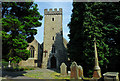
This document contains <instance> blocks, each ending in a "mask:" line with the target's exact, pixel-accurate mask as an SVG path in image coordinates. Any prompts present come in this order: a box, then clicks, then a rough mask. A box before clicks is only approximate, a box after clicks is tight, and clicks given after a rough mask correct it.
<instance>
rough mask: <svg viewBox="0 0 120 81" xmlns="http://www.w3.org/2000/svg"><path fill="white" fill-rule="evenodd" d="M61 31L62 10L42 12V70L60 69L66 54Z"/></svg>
mask: <svg viewBox="0 0 120 81" xmlns="http://www.w3.org/2000/svg"><path fill="white" fill-rule="evenodd" d="M64 40H65V39H64V38H63V31H62V8H59V11H57V9H56V8H55V9H54V10H52V9H49V10H47V9H45V10H44V42H43V59H42V68H57V69H58V68H60V65H61V63H62V62H65V63H66V60H67V52H66V46H65V44H64Z"/></svg>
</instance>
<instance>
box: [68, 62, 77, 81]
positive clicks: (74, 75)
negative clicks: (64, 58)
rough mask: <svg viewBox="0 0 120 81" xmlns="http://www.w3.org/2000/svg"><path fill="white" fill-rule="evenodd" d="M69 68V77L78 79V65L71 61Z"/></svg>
mask: <svg viewBox="0 0 120 81" xmlns="http://www.w3.org/2000/svg"><path fill="white" fill-rule="evenodd" d="M70 69H71V74H70V78H71V79H79V76H78V65H77V63H76V62H72V64H71V66H70Z"/></svg>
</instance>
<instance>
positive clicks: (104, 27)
mask: <svg viewBox="0 0 120 81" xmlns="http://www.w3.org/2000/svg"><path fill="white" fill-rule="evenodd" d="M119 5H120V3H101V2H94V3H75V2H74V3H73V14H72V18H71V22H70V23H69V25H68V26H69V28H70V34H69V37H70V42H69V44H68V52H69V53H70V58H71V60H72V61H76V62H77V63H78V64H80V65H82V66H83V68H84V69H85V75H88V74H91V75H92V72H93V68H94V42H93V40H94V38H95V39H96V40H97V50H98V55H99V63H100V67H101V68H102V72H105V71H108V70H109V69H110V68H111V67H110V65H111V63H113V62H110V61H111V59H112V58H113V56H116V55H120V51H119V49H120V48H119V47H120V46H119V44H120V43H118V42H117V41H118V39H116V40H115V37H117V38H120V37H119V36H120V35H119V33H120V26H119V24H118V22H120V19H119V17H120V15H119V14H120V12H119V11H120V6H119ZM116 43H117V44H116ZM111 44H114V45H111ZM117 47H118V48H117ZM113 49H114V50H113ZM115 50H116V51H115ZM117 61H119V60H117Z"/></svg>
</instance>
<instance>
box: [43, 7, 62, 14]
mask: <svg viewBox="0 0 120 81" xmlns="http://www.w3.org/2000/svg"><path fill="white" fill-rule="evenodd" d="M44 14H45V15H62V8H59V10H58V11H57V8H55V9H54V10H52V9H49V10H48V9H44Z"/></svg>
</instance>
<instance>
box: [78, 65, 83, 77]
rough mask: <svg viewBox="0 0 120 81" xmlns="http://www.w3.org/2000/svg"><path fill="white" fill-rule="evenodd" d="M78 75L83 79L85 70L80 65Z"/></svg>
mask: <svg viewBox="0 0 120 81" xmlns="http://www.w3.org/2000/svg"><path fill="white" fill-rule="evenodd" d="M78 75H79V77H81V78H82V77H83V68H82V66H81V65H79V66H78Z"/></svg>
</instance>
